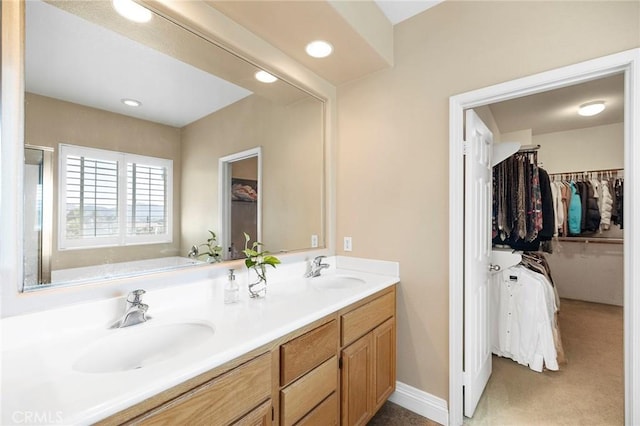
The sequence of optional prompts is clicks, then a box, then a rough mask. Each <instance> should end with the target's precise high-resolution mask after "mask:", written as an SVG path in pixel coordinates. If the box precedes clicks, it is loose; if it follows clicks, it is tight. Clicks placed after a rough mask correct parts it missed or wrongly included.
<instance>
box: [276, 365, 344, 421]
mask: <svg viewBox="0 0 640 426" xmlns="http://www.w3.org/2000/svg"><path fill="white" fill-rule="evenodd" d="M337 368H338V358H337V356H335V355H334V356H333V357H332V358H331V359H329V360H328V361H325V362H324V364H322V365H320V366H319V367H317V368H316V369H314V370H313V371H311V372H310V373H308V374H307V375H305V376H303V377H301V378H300V379H298V380H297V381H295V382H294V383H292V384H291V385H289V386H288V387H286V388H284V389H283V390H282V391H280V410H281V413H282V415H281V422H282V424H283V425H284V426H289V425H293V424H295V423H296V422H297V421H298V420H300V419H301V418H302V417H303V416H305V415H306V414H307V413H309V412H310V411H311V410H312V409H313V408H314V407H316V406H317V405H318V404H320V403H321V402H322V401H323V400H324V399H325V398H326V397H327V396H328V395H331V393H333V392H335V390H336V389H337V387H338V372H337Z"/></svg>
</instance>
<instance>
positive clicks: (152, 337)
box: [73, 320, 215, 373]
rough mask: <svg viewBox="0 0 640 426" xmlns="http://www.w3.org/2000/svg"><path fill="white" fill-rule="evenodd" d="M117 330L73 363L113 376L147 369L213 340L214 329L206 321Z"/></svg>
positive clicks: (80, 368) (82, 369)
mask: <svg viewBox="0 0 640 426" xmlns="http://www.w3.org/2000/svg"><path fill="white" fill-rule="evenodd" d="M151 321H153V320H150V322H147V323H144V324H138V325H133V326H130V327H125V328H119V329H114V330H112V331H110V334H109V335H108V336H104V337H102V338H100V339H99V340H98V341H96V342H94V343H93V344H91V345H90V346H89V348H88V349H87V350H86V351H84V353H82V354H81V355H80V356H79V357H78V358H77V359H76V361H75V362H74V364H73V369H74V370H76V371H79V372H83V373H114V372H120V371H129V370H135V369H139V368H144V367H146V366H148V365H151V364H155V363H157V362H160V361H164V360H166V359H169V358H172V357H174V356H177V355H179V354H181V353H182V352H184V351H186V350H189V349H192V348H194V347H195V346H197V345H200V344H202V343H204V342H205V341H207V340H208V339H211V338H212V337H213V335H214V332H215V329H214V327H213V325H211V324H208V323H203V322H185V323H175V324H171V323H169V324H153V323H152V322H151Z"/></svg>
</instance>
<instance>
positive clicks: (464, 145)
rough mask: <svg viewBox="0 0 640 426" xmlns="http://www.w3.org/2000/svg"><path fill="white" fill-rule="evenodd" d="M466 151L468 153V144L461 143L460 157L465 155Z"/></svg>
mask: <svg viewBox="0 0 640 426" xmlns="http://www.w3.org/2000/svg"><path fill="white" fill-rule="evenodd" d="M468 151H469V142H468V141H462V155H467V152H468Z"/></svg>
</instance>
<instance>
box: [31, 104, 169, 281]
mask: <svg viewBox="0 0 640 426" xmlns="http://www.w3.org/2000/svg"><path fill="white" fill-rule="evenodd" d="M61 142H63V143H68V144H71V145H81V146H88V147H92V148H100V149H107V150H112V151H120V152H127V153H133V154H140V155H148V156H152V157H159V158H166V159H170V160H173V181H174V186H173V242H172V243H170V244H147V245H136V246H128V247H109V248H100V249H82V250H64V251H58V250H57V232H58V226H57V225H58V215H57V208H55V207H54V209H53V255H52V262H51V266H52V269H53V270H57V269H66V268H75V267H80V266H88V265H95V264H103V263H115V262H124V261H128V260H138V259H151V258H157V257H164V256H175V255H177V254H178V249H179V243H180V241H179V236H180V209H179V206H180V131H179V129H176V128H174V127H170V126H165V125H162V124H157V123H152V122H150V121H145V120H139V119H136V118H131V117H126V116H124V115H120V114H115V113H111V112H107V111H102V110H99V109H95V108H89V107H85V106H81V105H78V104H73V103H70V102H64V101H60V100H57V99H53V98H48V97H45V96H40V95H35V94H32V93H27V94H26V98H25V143H27V144H31V145H39V146H49V147H53V148H55V152H54V160H53V161H54V183H53V190H54V193H53V199H54V204H55V205H57V199H58V191H57V189H58V178H57V169H58V155H57V153H58V144H59V143H61Z"/></svg>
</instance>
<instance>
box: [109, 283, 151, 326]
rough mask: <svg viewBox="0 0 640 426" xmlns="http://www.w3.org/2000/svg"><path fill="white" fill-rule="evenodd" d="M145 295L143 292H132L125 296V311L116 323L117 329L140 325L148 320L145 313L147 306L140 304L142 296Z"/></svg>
mask: <svg viewBox="0 0 640 426" xmlns="http://www.w3.org/2000/svg"><path fill="white" fill-rule="evenodd" d="M145 293H146V292H145V291H144V290H134V291H132V292H131V293H129V295H128V296H127V309H126V310H125V312H124V315H122V318H121V319H120V321H118V322H117V323H116V327H117V328H122V327H129V326H130V325H136V324H140V323H142V322H145V321H146V320H147V319H148V318H147V317H146V313H147V310H148V309H149V305H147V304H145V303H142V295H143V294H145Z"/></svg>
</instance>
